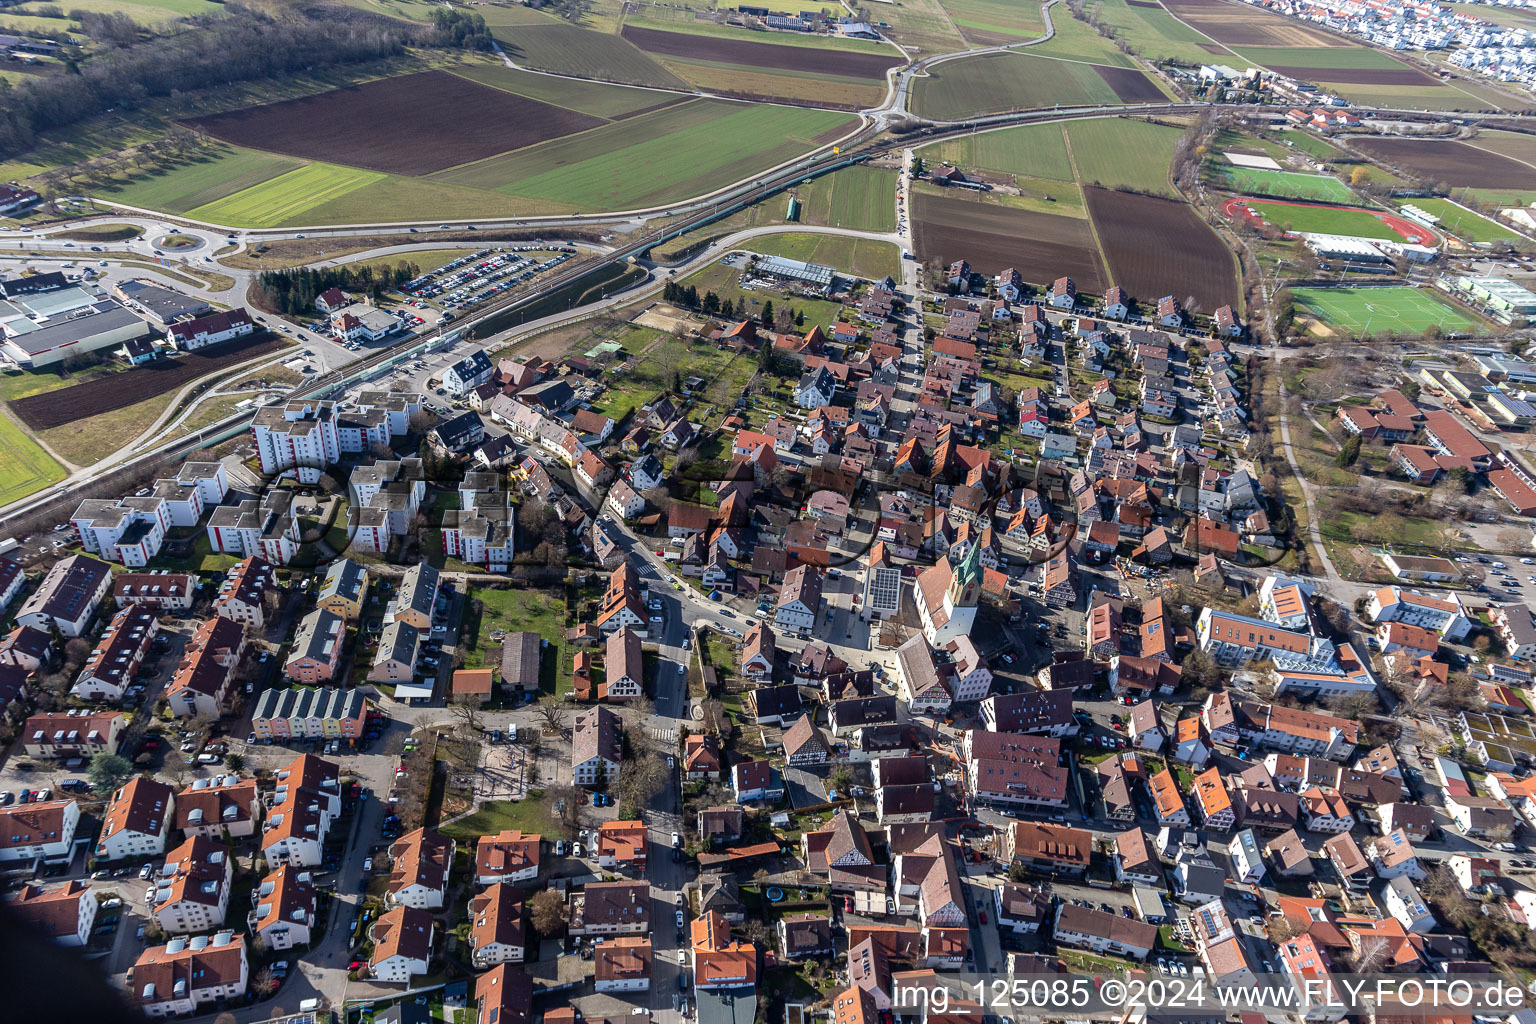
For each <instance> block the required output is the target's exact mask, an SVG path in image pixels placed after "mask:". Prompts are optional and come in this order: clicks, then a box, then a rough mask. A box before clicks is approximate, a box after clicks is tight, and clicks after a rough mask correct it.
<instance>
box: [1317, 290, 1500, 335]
mask: <svg viewBox="0 0 1536 1024" xmlns="http://www.w3.org/2000/svg"><path fill="white" fill-rule="evenodd" d="M1291 294H1292V295H1293V296H1294V297H1295V300H1296V305H1297V306H1299V307H1301V308H1302V309H1305V310H1306V311H1307V312H1309V313H1311V314H1313V315H1314V316H1316V317H1318V318H1319V319H1321V320H1323V321H1324V322H1325V323H1327V324H1329V325H1330V326H1332V327H1340V328H1343V329H1344V330H1346V331H1349V332H1351V333H1354V334H1367V333H1369V334H1385V333H1387V332H1389V331H1396V332H1397V333H1399V334H1422V333H1424V331H1426V330H1427V329H1429V328H1430V327H1434V326H1438V327H1439V328H1440V329H1441V330H1443V331H1447V332H1450V331H1468V330H1471V329H1472V328H1473V327H1475V326H1476V325H1475V324H1474V323H1473V322H1472V321H1471V320H1469V319H1468V318H1467V317H1465V316H1463V315H1462V314H1461V313H1459V312H1457V311H1456V310H1455V309H1452V308H1451V307H1450V306H1447V305H1446V304H1445V303H1443V302H1441V301H1440V300H1439V299H1436V298H1434V297H1433V296H1430V295H1427V294H1425V293H1424V292H1422V291H1420V290H1419V289H1417V288H1293V289H1292V290H1291Z"/></svg>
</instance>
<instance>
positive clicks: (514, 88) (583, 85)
mask: <svg viewBox="0 0 1536 1024" xmlns="http://www.w3.org/2000/svg"><path fill="white" fill-rule="evenodd" d="M452 70H453V73H454V74H456V75H458V76H460V77H461V78H467V79H469V80H470V81H472V82H479V83H480V84H481V85H489V86H491V87H492V88H496V89H505V90H506V91H507V92H512V93H516V94H517V95H519V96H527V97H528V98H529V99H534V100H543V101H544V102H545V103H553V104H555V105H556V106H561V107H566V108H568V109H570V110H579V111H581V112H582V113H583V114H591V115H592V116H593V117H607V118H614V117H622V116H624V115H625V114H631V113H634V112H635V111H637V110H645V109H646V108H648V107H654V106H658V105H660V104H662V103H667V102H669V101H672V100H677V99H681V98H682V97H680V96H677V95H675V94H672V93H667V92H656V91H651V90H648V89H630V88H626V87H624V86H619V85H608V84H606V83H604V82H582V81H577V80H576V79H573V78H551V77H550V76H549V75H536V74H534V73H533V72H531V71H519V70H517V69H515V68H509V67H507V66H506V65H505V64H486V65H476V66H472V67H462V68H454V69H452Z"/></svg>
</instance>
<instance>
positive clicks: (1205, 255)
mask: <svg viewBox="0 0 1536 1024" xmlns="http://www.w3.org/2000/svg"><path fill="white" fill-rule="evenodd" d="M1083 194H1084V195H1085V196H1086V197H1087V200H1088V212H1089V213H1090V214H1092V215H1093V223H1094V226H1095V227H1096V228H1097V229H1098V233H1099V241H1100V242H1101V243H1103V245H1104V258H1105V262H1106V263H1108V265H1109V273H1110V281H1111V283H1113V284H1118V285H1120V286H1121V287H1122V288H1124V289H1125V290H1126V291H1128V292H1130V293H1131V295H1133V296H1134V297H1135V298H1136V299H1137V301H1138V302H1140V303H1141V304H1142V305H1143V306H1146V305H1147V304H1149V303H1155V302H1157V300H1158V299H1160V298H1162V297H1163V296H1164V295H1172V296H1173V297H1174V298H1176V299H1178V300H1179V301H1180V302H1182V303H1184V304H1185V306H1186V307H1187V308H1189V309H1191V310H1192V311H1194V312H1201V313H1207V314H1209V313H1212V312H1214V311H1215V310H1216V308H1217V307H1218V306H1222V305H1226V304H1228V303H1232V304H1236V302H1237V297H1238V288H1237V272H1236V267H1235V266H1234V264H1233V261H1232V254H1231V253H1230V252H1228V251H1227V247H1226V246H1225V245H1224V244H1222V241H1221V239H1220V238H1219V237H1218V236H1217V234H1216V232H1214V231H1212V230H1211V228H1210V226H1209V225H1207V224H1206V223H1205V222H1204V221H1202V220H1201V219H1200V218H1199V216H1197V215H1196V214H1195V211H1193V210H1191V209H1190V208H1189V206H1188V204H1185V203H1178V202H1174V201H1173V200H1171V199H1157V198H1154V197H1152V196H1144V195H1139V194H1137V193H1134V192H1114V191H1111V190H1109V189H1103V188H1085V189H1083Z"/></svg>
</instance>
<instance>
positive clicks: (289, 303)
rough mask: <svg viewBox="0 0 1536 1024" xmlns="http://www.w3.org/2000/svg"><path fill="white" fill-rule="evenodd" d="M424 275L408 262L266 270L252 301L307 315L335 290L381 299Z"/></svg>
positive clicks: (257, 278) (271, 307)
mask: <svg viewBox="0 0 1536 1024" xmlns="http://www.w3.org/2000/svg"><path fill="white" fill-rule="evenodd" d="M420 274H421V268H420V267H418V266H416V264H414V263H407V262H405V261H404V260H402V261H400V262H399V263H396V264H395V265H394V266H393V267H380V268H374V267H371V266H368V265H367V264H361V265H359V266H355V267H354V266H343V267H295V268H293V269H291V270H264V271H262V272H261V273H260V274H258V275H257V277H256V286H255V288H254V290H253V291H252V293H251V301H253V302H254V303H255V304H256V305H258V306H260V307H261V308H263V309H270V310H274V311H276V312H279V313H288V314H294V313H304V312H308V311H310V310H313V309H314V307H315V298H316V296H318V295H320V294H321V293H322V292H325V291H328V290H329V289H331V288H340V289H341V290H342V291H344V292H355V293H362V294H365V295H371V296H373V297H374V298H378V297H379V296H381V295H383V294H384V293H385V292H387V291H389V290H391V289H394V288H399V287H400V286H401V285H403V284H405V282H407V281H409V280H411V279H412V278H414V277H418V276H420Z"/></svg>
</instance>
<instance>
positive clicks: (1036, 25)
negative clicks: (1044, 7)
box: [882, 0, 1045, 42]
mask: <svg viewBox="0 0 1536 1024" xmlns="http://www.w3.org/2000/svg"><path fill="white" fill-rule="evenodd" d="M943 7H944V9H945V10H946V11H948V12H949V18H950V20H951V21H953V22H954V23H955V25H956V26H958V27H959V28H960V30H961V31H962V32H964V31H965V30H966V29H970V30H971V32H969V33H966V34H967V35H979V36H981V37H986V36H990V35H1008V36H1013V37H1014V38H1016V39H1034V38H1037V37H1038V36H1042V35H1044V34H1045V19H1044V18H1043V17H1042V16H1041V14H1040V8H1041V4H1039V3H1038V2H1036V0H943ZM882 13H883V12H882ZM977 41H979V42H986V41H987V40H986V39H985V38H982V39H979V40H977Z"/></svg>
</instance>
